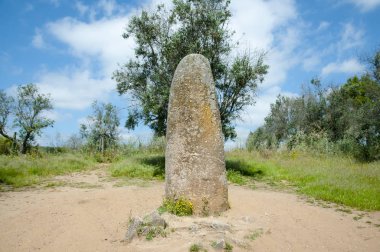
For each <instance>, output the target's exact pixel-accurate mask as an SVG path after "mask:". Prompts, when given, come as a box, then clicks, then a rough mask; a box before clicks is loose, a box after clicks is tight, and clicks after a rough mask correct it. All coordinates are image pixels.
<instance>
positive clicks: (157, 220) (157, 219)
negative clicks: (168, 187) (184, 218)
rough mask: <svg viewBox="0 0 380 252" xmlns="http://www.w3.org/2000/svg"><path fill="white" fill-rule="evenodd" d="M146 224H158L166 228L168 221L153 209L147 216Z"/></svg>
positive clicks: (145, 218)
mask: <svg viewBox="0 0 380 252" xmlns="http://www.w3.org/2000/svg"><path fill="white" fill-rule="evenodd" d="M144 224H145V225H148V226H157V227H163V228H166V227H167V226H168V224H167V223H166V221H165V220H164V219H163V218H162V217H161V215H160V214H159V213H158V212H157V211H153V212H152V213H150V214H148V215H147V216H145V217H144Z"/></svg>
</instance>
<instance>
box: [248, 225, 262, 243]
mask: <svg viewBox="0 0 380 252" xmlns="http://www.w3.org/2000/svg"><path fill="white" fill-rule="evenodd" d="M262 234H263V229H262V228H259V229H256V230H254V231H253V232H252V233H250V234H248V235H247V236H245V238H246V239H249V240H251V241H254V240H256V239H257V238H259V237H260V236H261V235H262Z"/></svg>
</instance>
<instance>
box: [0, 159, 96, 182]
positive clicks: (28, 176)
mask: <svg viewBox="0 0 380 252" xmlns="http://www.w3.org/2000/svg"><path fill="white" fill-rule="evenodd" d="M95 164H96V163H95V161H94V160H92V159H89V158H86V157H84V156H82V155H80V154H73V153H63V154H59V155H52V154H47V155H43V156H42V157H33V156H29V155H25V156H4V155H2V156H1V157H0V184H5V185H9V186H12V187H13V188H18V187H24V186H32V185H36V184H40V183H41V182H43V181H44V180H45V179H46V178H48V177H51V176H56V175H64V174H69V173H72V172H78V171H83V170H89V169H91V168H92V167H94V166H95ZM50 186H53V185H50Z"/></svg>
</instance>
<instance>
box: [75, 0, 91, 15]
mask: <svg viewBox="0 0 380 252" xmlns="http://www.w3.org/2000/svg"><path fill="white" fill-rule="evenodd" d="M75 9H77V10H78V12H79V14H80V15H81V16H84V15H85V14H86V13H87V12H88V11H89V10H90V7H89V6H87V5H85V4H84V3H82V2H81V1H77V2H75Z"/></svg>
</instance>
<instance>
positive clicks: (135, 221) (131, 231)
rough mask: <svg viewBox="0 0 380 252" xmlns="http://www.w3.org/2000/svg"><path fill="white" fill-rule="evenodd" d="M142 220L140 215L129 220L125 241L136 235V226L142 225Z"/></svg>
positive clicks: (129, 240)
mask: <svg viewBox="0 0 380 252" xmlns="http://www.w3.org/2000/svg"><path fill="white" fill-rule="evenodd" d="M142 223H143V220H142V219H141V218H140V217H135V218H133V219H132V220H131V223H130V224H129V226H128V230H127V233H126V234H125V241H126V242H131V241H132V239H133V238H134V237H135V236H136V235H137V230H138V228H139V227H140V226H141V225H142Z"/></svg>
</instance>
